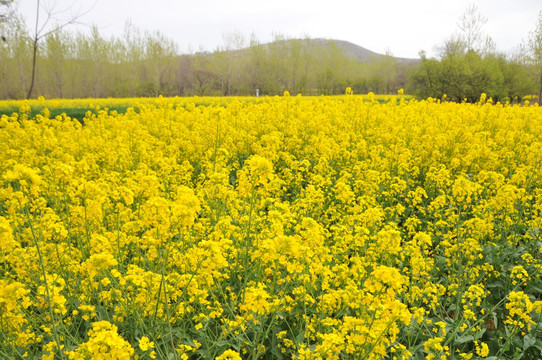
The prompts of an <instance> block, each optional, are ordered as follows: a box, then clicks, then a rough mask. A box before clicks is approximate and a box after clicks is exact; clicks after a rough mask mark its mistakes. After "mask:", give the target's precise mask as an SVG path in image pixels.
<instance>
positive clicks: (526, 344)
mask: <svg viewBox="0 0 542 360" xmlns="http://www.w3.org/2000/svg"><path fill="white" fill-rule="evenodd" d="M535 343H536V338H535V337H530V336H529V335H525V336H524V337H523V350H524V351H525V350H527V349H528V348H530V347H531V346H533V345H534V344H535Z"/></svg>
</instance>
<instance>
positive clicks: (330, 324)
mask: <svg viewBox="0 0 542 360" xmlns="http://www.w3.org/2000/svg"><path fill="white" fill-rule="evenodd" d="M377 100H378V97H376V96H374V95H372V94H369V95H368V96H358V95H353V94H352V93H351V91H348V90H347V95H344V96H339V97H301V96H289V95H288V94H287V93H286V94H285V96H281V97H263V98H258V99H256V98H227V99H220V98H199V99H194V98H191V99H168V98H155V99H148V100H146V101H144V102H141V103H139V104H137V106H136V104H134V103H133V102H130V100H129V99H124V100H119V104H126V107H127V109H126V111H125V113H118V112H116V111H108V110H107V109H103V108H94V110H95V111H93V112H88V113H87V115H86V116H85V118H84V119H83V121H78V120H74V119H71V118H70V117H68V116H66V115H59V116H56V117H53V116H51V115H50V114H51V113H50V110H49V108H48V107H58V106H59V103H58V101H57V103H54V101H50V100H44V99H40V102H41V105H42V107H41V110H40V113H39V114H37V115H35V116H34V115H29V114H31V103H29V102H20V103H17V106H18V107H19V108H18V110H17V111H16V112H14V113H13V114H12V115H10V116H8V115H3V116H2V117H1V119H0V358H2V359H41V360H53V359H87V360H88V359H93V360H98V359H168V360H171V359H183V360H187V359H218V360H227V359H230V360H234V359H237V360H239V359H254V360H255V359H293V360H295V359H299V360H305V359H307V360H308V359H326V360H327V359H356V360H357V359H410V358H413V359H480V358H485V359H497V358H499V359H503V358H507V359H512V358H513V359H537V358H540V357H542V352H541V351H542V336H541V334H542V314H541V313H542V300H541V295H542V281H541V275H540V272H541V269H542V262H541V260H542V239H541V227H542V171H541V166H542V110H541V109H540V107H538V106H529V104H523V105H510V104H499V103H497V104H494V103H493V102H492V101H491V99H486V98H485V96H484V95H482V97H481V99H480V101H479V102H478V103H477V104H466V103H464V104H458V103H451V102H445V101H442V102H441V100H437V99H431V98H430V99H427V100H424V101H416V100H410V99H408V98H405V97H403V96H402V95H400V96H397V97H392V98H390V99H389V100H387V101H384V102H382V101H380V102H379V101H377ZM80 101H81V102H83V100H80ZM74 104H75V105H76V104H77V101H75V102H72V103H71V105H70V106H75V105H74ZM81 106H82V107H84V106H83V105H81ZM130 106H131V107H130ZM79 120H81V119H79Z"/></svg>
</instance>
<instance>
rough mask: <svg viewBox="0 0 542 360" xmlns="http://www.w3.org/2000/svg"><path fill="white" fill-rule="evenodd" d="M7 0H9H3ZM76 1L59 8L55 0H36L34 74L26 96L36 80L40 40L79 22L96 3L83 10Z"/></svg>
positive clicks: (32, 37) (33, 44)
mask: <svg viewBox="0 0 542 360" xmlns="http://www.w3.org/2000/svg"><path fill="white" fill-rule="evenodd" d="M1 1H7V0H1ZM75 5H76V2H73V3H72V4H71V5H70V6H69V7H67V8H64V9H58V8H57V6H56V3H55V2H54V1H47V0H45V1H40V0H36V21H35V23H34V30H33V32H32V35H31V40H32V75H31V78H30V87H29V89H28V93H27V95H26V98H27V99H28V98H30V96H31V95H32V90H33V89H34V81H35V78H36V61H37V54H38V45H39V42H40V41H41V40H42V39H43V38H45V37H46V36H47V35H50V34H52V33H55V32H58V31H60V30H62V29H63V28H65V27H66V26H69V25H73V24H78V23H79V22H78V21H79V19H80V18H81V17H82V16H83V15H85V14H87V13H88V12H89V11H90V10H91V9H92V8H93V7H94V4H93V5H92V6H91V7H90V8H87V9H86V10H83V9H82V8H81V7H79V9H77V11H74V10H75Z"/></svg>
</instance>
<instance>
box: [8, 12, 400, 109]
mask: <svg viewBox="0 0 542 360" xmlns="http://www.w3.org/2000/svg"><path fill="white" fill-rule="evenodd" d="M14 22H15V21H14V19H12V25H11V26H10V27H7V28H6V30H7V31H4V33H5V35H4V36H5V37H6V39H7V40H6V41H4V42H3V43H2V44H0V76H1V78H2V79H3V81H2V86H0V98H3V99H6V98H24V97H25V96H26V95H27V92H28V88H29V86H30V83H31V78H30V77H31V71H30V69H31V67H32V63H31V62H32V50H33V49H32V38H31V36H29V35H28V34H27V33H26V31H25V27H24V24H23V23H22V21H21V20H20V19H19V22H18V23H17V22H15V24H13V23H14ZM406 66H408V65H406V64H400V63H398V61H397V60H396V59H395V58H394V57H393V56H391V55H389V54H388V55H382V56H378V57H375V58H374V59H372V61H367V62H360V61H358V59H356V58H354V57H352V56H350V55H348V54H347V53H345V52H344V51H343V49H341V48H340V47H339V46H338V45H337V44H336V43H335V42H334V41H327V40H320V39H311V38H303V39H294V38H288V37H286V36H283V35H280V34H277V35H275V36H274V40H273V41H272V42H270V43H266V44H262V43H260V42H259V41H258V40H257V39H256V38H255V37H251V38H250V39H246V38H245V37H243V36H242V35H241V34H239V33H230V34H226V35H224V37H223V44H222V45H221V46H219V47H218V48H217V49H215V50H214V51H197V52H193V53H190V54H179V49H178V46H177V44H176V43H175V42H174V41H173V40H171V39H169V38H167V37H166V36H164V35H163V34H161V33H160V32H157V31H156V32H149V31H141V30H139V29H138V28H137V27H135V26H134V25H133V24H130V23H127V24H126V26H125V30H124V32H123V34H121V35H120V36H114V37H109V38H106V37H104V36H103V35H101V34H100V32H99V30H98V29H97V28H95V27H94V28H92V29H91V31H90V32H89V33H83V32H71V31H68V30H59V31H56V32H53V33H51V34H49V35H47V36H46V37H45V38H44V39H43V41H42V42H41V43H40V45H39V47H38V49H37V61H36V79H35V83H34V86H33V88H34V90H33V92H32V94H33V96H34V97H35V96H39V95H43V96H45V97H48V98H56V97H65V98H79V97H134V96H157V95H164V96H177V95H178V96H192V95H198V96H210V95H213V96H217V95H220V96H229V95H255V94H256V91H257V90H258V93H259V94H260V95H275V94H282V93H283V92H284V91H286V90H288V91H289V92H290V93H292V94H298V93H300V94H306V95H317V94H318V95H319V94H326V95H328V94H340V93H343V92H344V89H345V88H346V87H347V86H350V87H352V88H353V89H354V91H355V92H356V93H366V92H369V91H373V92H375V93H392V92H395V91H396V90H397V89H399V88H402V87H404V86H405V83H406V78H405V76H404V73H405V71H404V67H406Z"/></svg>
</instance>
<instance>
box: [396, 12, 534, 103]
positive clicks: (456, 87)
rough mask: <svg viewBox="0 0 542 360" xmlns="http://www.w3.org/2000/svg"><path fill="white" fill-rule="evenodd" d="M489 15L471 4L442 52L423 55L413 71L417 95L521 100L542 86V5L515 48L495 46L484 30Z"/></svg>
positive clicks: (411, 87)
mask: <svg viewBox="0 0 542 360" xmlns="http://www.w3.org/2000/svg"><path fill="white" fill-rule="evenodd" d="M486 21H487V19H486V18H485V17H483V16H482V15H481V14H480V13H479V12H478V9H477V8H476V7H475V6H474V5H471V6H469V7H468V8H467V9H466V10H465V12H464V14H463V16H462V17H461V19H460V21H459V23H458V31H457V32H456V33H455V34H453V35H452V36H451V37H450V38H448V39H446V40H445V41H444V42H443V44H442V45H440V46H439V47H438V49H437V50H438V53H439V56H438V57H437V58H428V57H426V56H425V53H423V52H422V53H421V54H420V58H421V61H420V63H419V65H418V66H417V67H416V69H415V70H414V71H413V72H412V73H411V74H410V75H409V81H408V84H407V88H408V90H409V91H410V92H411V93H413V94H415V95H417V96H419V97H423V98H426V97H434V98H443V97H446V98H447V99H448V100H452V101H468V102H474V101H476V100H477V99H478V98H479V97H480V94H481V93H486V94H487V95H488V96H490V97H492V98H493V100H495V101H503V100H507V101H521V99H522V97H523V96H524V95H533V94H538V99H540V92H541V91H542V11H541V12H540V14H539V17H538V23H537V24H536V27H535V29H534V30H533V31H532V32H531V34H530V36H529V39H528V40H527V42H526V43H523V44H521V45H520V46H519V47H518V48H517V50H516V52H515V53H514V54H508V55H506V54H503V53H499V52H497V51H496V50H495V44H494V42H493V40H492V39H491V37H490V36H488V35H486V34H485V33H484V32H483V25H484V24H485V23H486Z"/></svg>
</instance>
